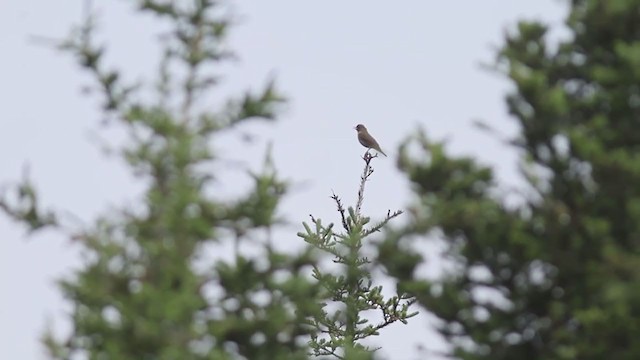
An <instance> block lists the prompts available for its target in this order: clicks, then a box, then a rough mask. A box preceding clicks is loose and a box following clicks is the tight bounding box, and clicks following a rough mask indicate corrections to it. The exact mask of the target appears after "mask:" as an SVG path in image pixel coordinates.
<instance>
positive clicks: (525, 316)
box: [379, 0, 640, 360]
mask: <svg viewBox="0 0 640 360" xmlns="http://www.w3.org/2000/svg"><path fill="white" fill-rule="evenodd" d="M566 3H568V4H569V6H570V11H569V15H568V17H567V19H566V29H567V30H568V36H564V37H563V38H562V40H560V41H559V43H556V42H555V41H551V40H549V39H548V36H547V33H548V30H549V29H548V27H547V26H545V25H544V24H541V23H539V22H529V21H522V22H520V23H519V24H518V26H517V28H516V29H514V30H513V31H511V32H509V33H508V34H507V36H506V40H505V44H504V46H503V47H502V49H501V50H500V51H499V54H498V61H497V66H496V67H497V69H498V70H499V71H500V72H502V73H503V74H505V75H506V76H507V78H508V79H509V80H510V81H511V83H512V84H513V87H514V90H513V91H512V92H511V93H510V94H509V95H508V97H507V105H508V109H509V112H510V114H511V115H512V116H513V118H514V119H515V120H516V122H517V123H518V125H519V129H520V130H519V133H518V135H517V136H516V137H515V138H514V139H512V140H511V141H510V143H511V144H512V145H513V149H514V151H517V152H518V153H519V154H520V155H521V162H520V164H521V170H522V175H523V180H524V182H525V183H526V185H525V186H524V188H523V189H522V191H521V192H519V193H518V194H514V193H510V192H509V191H505V190H504V189H502V188H501V187H500V184H497V183H496V180H495V177H494V174H493V171H492V169H490V168H488V167H486V166H482V165H479V164H478V162H477V161H475V160H474V159H472V158H469V157H453V156H451V155H449V154H448V153H447V151H446V147H445V146H444V144H443V143H441V142H434V141H432V140H430V139H428V138H427V136H426V135H424V133H422V134H420V135H419V136H417V137H416V138H414V139H413V140H412V141H410V143H412V144H418V145H419V147H420V148H421V153H420V156H416V157H411V156H409V153H408V152H407V151H404V152H403V154H402V155H401V160H400V167H401V168H402V169H403V171H405V172H406V174H407V176H408V177H409V179H410V180H411V182H412V184H413V188H414V190H415V198H414V201H413V205H412V208H411V210H410V211H409V214H410V216H409V217H410V224H409V225H408V226H406V227H405V228H403V229H402V230H399V231H397V232H394V233H393V234H390V236H389V237H388V239H387V241H386V242H385V243H384V244H383V245H382V246H381V250H380V256H379V257H380V260H381V261H382V262H384V263H385V264H386V265H387V268H388V269H389V271H390V273H392V274H393V275H394V276H395V277H397V278H398V279H399V281H400V284H399V287H400V289H403V290H404V291H407V292H409V293H411V294H414V295H415V296H416V298H417V300H418V303H419V304H421V305H422V306H424V308H426V309H428V310H429V311H431V312H432V313H433V314H434V315H436V316H437V317H438V318H439V319H440V320H441V323H440V326H439V331H440V332H441V333H442V334H443V335H444V336H445V337H446V338H447V339H448V340H449V341H450V342H451V344H452V355H453V356H454V357H455V358H461V359H491V360H498V359H545V360H546V359H581V360H583V359H629V360H630V359H638V358H640V342H638V341H637V339H638V335H639V334H640V332H639V331H640V275H639V274H640V273H639V272H638V269H640V241H639V239H640V237H639V234H640V186H638V184H640V126H639V124H640V122H639V119H640V85H639V84H640V70H639V69H640V1H638V0H612V1H598V0H572V1H567V2H566ZM514 195H517V196H518V198H519V202H518V204H516V205H514V204H513V202H512V203H511V205H510V206H508V205H506V201H505V197H506V196H510V197H511V198H513V196H514ZM416 237H422V238H425V237H429V238H431V239H434V238H438V239H440V240H441V241H442V242H443V243H444V244H446V248H447V251H446V255H445V257H446V260H447V265H448V266H447V270H446V271H445V273H444V275H442V276H440V277H439V278H438V279H437V280H426V279H425V278H426V276H425V274H421V273H419V272H418V271H416V268H417V266H418V265H419V264H420V263H421V262H422V261H423V260H422V257H421V256H419V255H416V254H415V253H414V252H412V251H411V250H410V249H411V246H410V242H412V241H416V240H415V239H416ZM432 241H435V240H432Z"/></svg>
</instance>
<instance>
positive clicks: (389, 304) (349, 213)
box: [298, 151, 417, 360]
mask: <svg viewBox="0 0 640 360" xmlns="http://www.w3.org/2000/svg"><path fill="white" fill-rule="evenodd" d="M376 157H377V155H376V156H372V155H371V154H370V153H369V151H367V152H366V153H365V155H364V156H363V160H364V168H363V171H362V175H361V176H360V186H359V188H358V194H357V200H356V205H355V206H350V207H348V208H345V207H344V204H343V202H342V200H341V199H340V197H338V195H336V194H333V195H332V196H331V199H333V201H334V202H335V204H336V207H337V212H338V214H339V219H340V223H339V226H338V228H342V229H341V230H338V229H336V228H335V224H334V223H329V224H326V225H325V224H323V223H322V220H321V219H318V218H315V217H314V216H313V215H311V223H312V224H311V225H309V224H307V223H304V224H303V225H304V228H305V232H300V233H298V236H300V237H302V238H303V239H304V240H305V241H306V242H307V243H309V244H311V245H312V246H314V247H315V248H317V249H319V250H321V251H322V252H323V253H327V254H329V255H330V257H331V259H332V261H333V263H335V264H336V265H337V266H336V267H333V268H332V267H329V266H326V265H325V266H321V265H322V264H319V265H316V266H314V270H313V277H314V278H315V279H316V280H317V281H318V283H319V284H320V285H321V286H322V287H323V289H324V294H325V295H324V296H323V297H326V298H327V299H328V300H327V301H325V302H324V303H323V304H322V305H323V310H322V313H321V314H319V315H318V316H316V317H314V318H312V319H311V321H310V324H311V325H312V327H313V328H314V329H316V330H317V331H316V333H315V334H313V335H312V341H311V342H310V345H311V349H312V350H313V355H316V356H324V355H330V356H332V357H335V358H338V359H354V360H355V359H371V358H373V354H374V352H375V350H377V348H371V347H368V346H365V345H363V344H361V340H363V339H366V338H368V337H371V336H375V335H379V331H380V330H381V329H383V328H385V327H387V326H389V325H391V324H393V323H395V322H398V321H400V322H402V323H405V324H406V323H407V319H409V318H410V317H413V316H415V315H417V312H409V307H410V306H411V305H412V304H413V303H414V302H415V299H413V297H412V296H411V295H408V294H407V293H398V294H396V295H394V296H391V297H389V298H385V296H384V295H383V293H382V286H375V285H374V281H375V279H374V278H373V273H374V270H375V269H377V268H379V266H378V264H376V263H375V262H374V261H373V260H372V259H369V258H368V257H367V256H365V254H364V252H365V249H367V248H369V249H370V248H372V239H371V238H372V235H374V234H376V233H377V232H380V231H381V229H383V228H384V227H385V226H386V225H387V224H388V223H389V221H391V220H392V219H394V218H396V217H398V216H399V215H401V214H402V211H400V210H397V211H394V212H392V211H391V210H388V211H387V213H386V215H385V216H384V218H383V219H382V220H380V221H377V222H375V223H373V224H372V223H371V218H370V217H368V216H365V215H364V214H363V212H362V205H363V203H364V199H365V187H366V183H367V182H368V181H369V180H370V177H371V176H372V175H373V172H374V169H373V166H372V162H373V160H374V159H375V158H376ZM367 311H374V312H376V313H378V315H379V317H380V318H381V320H380V321H378V322H375V323H372V321H371V320H370V319H367V317H369V316H371V314H370V313H369V314H367V313H366V312H367Z"/></svg>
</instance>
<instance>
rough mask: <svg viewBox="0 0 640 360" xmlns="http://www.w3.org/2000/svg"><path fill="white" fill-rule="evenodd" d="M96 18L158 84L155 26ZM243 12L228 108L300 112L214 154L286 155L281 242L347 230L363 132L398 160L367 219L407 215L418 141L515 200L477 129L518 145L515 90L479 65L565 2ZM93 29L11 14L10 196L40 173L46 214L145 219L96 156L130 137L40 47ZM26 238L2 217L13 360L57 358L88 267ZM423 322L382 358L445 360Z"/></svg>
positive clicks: (1, 310) (106, 14) (375, 193)
mask: <svg viewBox="0 0 640 360" xmlns="http://www.w3.org/2000/svg"><path fill="white" fill-rule="evenodd" d="M94 3H96V4H98V5H97V6H96V8H97V9H98V10H99V11H100V13H101V15H102V17H101V21H100V22H101V30H102V31H101V33H100V34H101V35H100V37H101V39H102V40H105V41H107V43H108V44H109V46H110V47H109V49H110V51H111V52H110V53H109V56H108V61H109V63H110V64H112V65H113V66H115V67H117V68H120V69H123V70H124V71H125V73H126V74H127V75H128V76H129V78H130V79H134V80H135V79H151V77H152V76H153V75H154V71H155V64H156V62H157V58H158V57H157V44H156V43H155V42H154V41H155V40H154V37H153V31H154V30H155V29H156V26H155V25H154V23H153V21H152V20H151V19H150V18H148V17H139V16H134V13H133V12H132V9H131V8H130V7H129V6H128V5H127V3H128V2H127V1H106V0H101V1H94ZM234 9H235V12H236V13H237V14H238V15H241V18H242V22H241V24H240V25H239V26H238V27H237V28H235V29H234V31H233V32H232V36H231V39H230V40H231V45H232V46H233V48H234V49H235V50H236V51H237V53H238V55H239V57H240V59H241V61H240V62H238V63H235V64H233V66H225V67H223V68H222V70H223V72H224V75H225V83H224V87H223V90H221V92H222V94H227V93H228V92H233V91H239V90H241V89H245V88H249V87H253V88H257V87H258V86H259V85H261V84H262V83H264V81H265V80H266V79H267V78H269V76H275V77H276V79H277V81H278V84H279V85H280V87H281V89H282V90H283V92H284V93H285V94H286V95H287V96H288V97H289V99H290V102H289V105H288V107H287V110H286V111H285V112H284V114H283V116H282V117H281V119H280V121H279V122H278V123H277V124H276V125H274V126H266V125H254V126H246V127H243V128H242V131H243V132H246V133H249V134H251V135H253V136H254V137H256V139H257V140H256V141H255V142H254V143H253V144H252V145H251V146H246V144H245V143H243V142H242V140H241V138H240V137H239V136H238V134H237V133H236V134H232V135H231V136H226V137H225V138H221V139H220V140H219V142H217V143H216V144H217V146H218V148H219V149H220V150H221V152H222V155H223V156H224V157H226V158H229V159H234V160H241V161H244V162H246V163H247V164H248V165H249V166H256V164H259V163H260V160H261V159H262V157H261V154H263V153H264V149H265V145H266V142H267V141H269V140H272V141H273V142H274V157H275V162H276V165H277V167H278V169H279V170H280V172H281V174H282V175H283V176H285V177H288V178H290V179H291V180H293V182H294V184H297V186H296V187H295V191H294V192H293V193H292V194H291V196H290V197H289V198H288V199H287V200H286V201H285V203H284V205H283V208H282V213H283V214H284V215H286V216H287V217H288V220H289V221H290V225H289V226H288V229H290V230H291V231H290V235H289V236H283V238H282V239H281V240H280V239H279V240H278V241H281V242H282V243H283V244H288V243H293V242H300V241H301V240H300V239H298V238H296V237H295V232H296V231H299V230H300V225H299V224H300V222H301V221H306V220H307V216H308V214H309V213H313V214H314V215H316V216H317V217H321V218H323V219H325V220H326V221H336V220H337V217H336V215H337V214H336V213H335V208H334V204H333V203H332V202H331V200H330V199H329V198H328V196H329V195H330V194H331V191H332V190H333V191H335V192H336V193H337V194H339V195H341V196H342V197H343V198H344V200H345V201H346V202H347V203H348V204H351V203H352V202H353V201H354V199H355V196H356V191H357V189H356V188H357V183H358V177H359V173H360V171H361V165H362V164H361V162H362V160H361V159H360V156H361V155H362V153H363V148H361V147H360V145H359V144H358V142H357V141H356V134H355V131H354V130H353V127H354V126H355V125H356V124H358V123H363V124H365V125H366V126H367V127H368V128H369V130H370V132H371V133H372V134H373V135H374V136H375V137H376V138H377V139H378V142H379V143H380V145H381V146H382V148H383V149H384V150H385V152H386V153H387V154H388V155H389V158H388V159H379V160H376V164H375V168H376V172H375V174H374V176H373V179H372V180H371V183H370V184H369V185H368V188H367V191H368V192H367V199H366V203H365V206H364V211H365V213H367V214H368V215H370V216H373V217H374V218H376V217H378V218H379V217H381V216H383V215H384V214H385V213H386V209H402V208H403V207H404V206H406V205H407V204H408V203H409V201H410V196H409V195H410V193H409V191H408V189H406V188H407V186H406V181H405V179H404V177H403V176H402V174H400V173H399V171H398V170H397V169H396V168H395V156H396V154H397V146H398V145H399V144H400V142H401V141H402V140H403V139H404V138H405V137H406V136H407V135H410V134H411V133H412V132H413V131H414V130H415V129H416V126H418V125H421V126H422V127H424V128H425V129H426V131H427V133H428V134H429V135H430V136H432V137H434V138H437V139H441V138H449V139H450V144H451V146H450V148H451V149H452V151H453V152H454V153H456V154H466V155H473V156H476V157H477V158H479V159H480V160H481V161H482V162H484V163H485V164H490V165H492V166H494V167H495V168H496V171H497V172H498V174H499V177H500V180H501V181H503V182H504V184H509V185H514V184H518V179H517V173H516V171H515V167H514V164H515V156H514V154H513V153H512V152H511V151H510V150H509V149H506V148H504V147H503V146H501V145H500V144H499V143H498V142H497V141H496V140H495V139H492V138H491V137H489V136H487V135H485V134H483V133H481V132H479V131H478V130H476V129H474V128H473V127H472V126H470V124H471V121H472V120H473V119H478V118H479V119H484V120H485V121H486V122H488V123H490V124H492V125H493V126H495V127H497V128H499V129H500V130H501V131H503V132H505V133H506V134H513V133H514V131H515V129H516V127H515V126H514V122H513V120H511V119H509V117H508V116H507V114H506V110H505V104H504V100H503V99H504V95H505V93H506V91H507V90H508V89H509V84H508V83H507V82H506V81H505V80H504V79H502V78H500V77H499V76H496V75H495V74H491V73H488V72H486V71H484V70H482V69H481V68H480V66H479V65H480V64H481V63H483V62H484V63H491V62H492V60H493V59H494V54H495V50H494V49H495V48H496V47H497V46H499V45H500V44H501V42H502V39H503V34H504V31H505V29H507V28H508V27H509V26H512V25H513V24H514V23H515V21H516V20H517V19H521V18H528V19H532V18H534V19H540V20H543V21H545V22H547V23H550V24H552V25H554V26H558V27H559V26H561V23H562V17H563V16H564V13H565V6H564V2H560V1H557V0H520V1H511V0H486V1H471V0H467V1H460V0H449V1H427V0H421V1H418V0H414V1H406V0H405V1H394V2H392V1H371V0H367V1H364V0H354V1H344V0H325V1H321V2H319V1H315V2H311V1H299V0H273V1H266V0H252V1H242V2H236V3H235V5H234ZM81 14H82V2H81V1H79V0H73V1H51V0H22V1H17V0H14V1H10V0H0V46H1V49H2V51H1V52H0V53H1V54H2V55H1V57H0V105H1V106H0V125H1V127H0V184H6V183H7V182H10V181H14V180H16V179H18V178H19V177H20V176H21V173H22V169H23V166H24V164H25V163H29V164H30V169H31V171H30V173H31V175H32V178H33V179H34V182H35V183H36V185H37V187H38V189H39V190H40V192H41V194H42V199H43V201H44V204H45V205H47V204H48V205H52V204H55V205H56V206H57V207H58V208H61V209H64V210H66V211H68V212H69V213H71V214H74V215H75V216H77V217H78V218H79V219H82V221H85V222H90V221H91V219H94V218H95V217H96V216H97V215H99V214H103V213H107V212H108V211H109V209H112V208H114V207H119V206H123V205H126V204H128V203H133V202H134V201H135V200H136V197H135V196H136V194H137V193H138V192H139V191H140V189H141V187H140V184H138V183H136V182H135V181H134V180H133V178H132V177H131V176H130V175H129V174H128V173H127V170H126V169H125V168H124V167H123V166H122V164H121V163H120V162H118V161H117V159H114V158H113V157H111V158H108V157H105V155H104V154H103V152H102V151H101V150H100V147H99V146H98V144H99V141H98V139H103V140H106V141H109V140H111V139H113V138H118V133H117V131H113V130H109V131H105V130H104V129H103V128H101V127H100V125H99V123H100V120H101V117H100V112H99V108H98V103H97V101H96V100H95V98H88V97H86V96H84V95H82V93H81V91H80V90H81V88H82V87H83V86H85V85H87V84H90V81H89V79H88V78H87V76H86V74H84V73H82V72H81V71H80V70H79V67H78V66H77V65H76V64H75V63H74V62H73V61H72V59H71V58H70V57H69V56H67V55H62V54H60V53H57V52H55V51H53V50H51V49H49V48H47V47H44V46H41V45H37V44H34V43H33V42H32V41H30V36H31V35H40V36H47V37H57V38H59V37H63V36H65V35H66V34H67V33H68V30H69V29H70V27H71V25H72V24H73V23H77V22H78V21H79V20H80V19H81ZM243 184H244V183H243V182H235V181H234V182H233V183H230V182H227V183H226V185H225V186H222V188H221V189H220V190H219V191H222V192H229V193H237V192H238V191H241V190H242V186H243ZM24 235H25V232H24V228H22V227H18V226H16V225H15V224H13V223H11V222H10V221H8V220H7V219H6V218H5V217H0V266H1V269H0V289H1V292H2V295H1V296H0V358H2V359H21V360H23V359H27V360H28V359H43V358H45V356H44V352H43V347H42V346H41V345H40V343H39V340H38V339H39V337H40V335H41V333H42V331H43V329H44V328H45V325H46V321H47V319H49V320H53V321H54V322H55V324H56V326H55V328H56V329H59V331H64V329H65V319H66V318H65V314H66V313H67V312H68V310H69V308H68V306H66V305H65V303H64V301H63V299H62V297H61V295H60V292H59V291H58V289H57V288H56V287H55V286H54V281H55V280H56V279H58V278H60V277H61V276H63V275H65V274H68V273H69V271H70V269H72V268H73V267H77V266H78V264H79V263H80V257H79V253H78V251H77V249H76V248H74V247H73V246H71V245H70V244H69V242H68V241H67V240H65V239H64V238H62V237H60V236H59V235H56V234H53V233H50V232H44V233H42V234H40V235H38V236H36V237H33V238H29V239H27V238H25V236H24ZM412 320H413V321H411V322H410V323H409V325H406V326H405V325H401V324H399V325H393V326H391V327H390V328H388V329H385V331H383V332H382V333H381V335H380V336H379V338H377V339H375V340H376V342H377V343H378V344H379V345H381V346H382V347H383V350H382V351H383V354H384V355H387V356H388V357H389V358H391V359H407V358H411V354H415V351H414V349H415V344H416V343H421V344H422V345H423V346H424V347H426V348H428V349H433V350H439V349H440V350H441V349H444V347H443V346H444V345H443V344H442V341H441V340H440V339H439V337H438V336H437V335H436V334H434V333H433V331H430V330H429V327H430V325H429V324H430V321H431V320H430V318H429V317H428V316H421V317H418V318H414V319H412Z"/></svg>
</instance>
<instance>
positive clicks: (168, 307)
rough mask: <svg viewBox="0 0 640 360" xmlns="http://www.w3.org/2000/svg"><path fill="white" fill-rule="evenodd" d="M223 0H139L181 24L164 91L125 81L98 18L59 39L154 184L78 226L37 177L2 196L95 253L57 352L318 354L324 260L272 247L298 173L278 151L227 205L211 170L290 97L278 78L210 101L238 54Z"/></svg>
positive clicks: (75, 287) (94, 355)
mask: <svg viewBox="0 0 640 360" xmlns="http://www.w3.org/2000/svg"><path fill="white" fill-rule="evenodd" d="M221 3H222V2H219V1H214V0H194V1H183V2H169V1H160V0H158V1H155V0H144V1H143V0H140V1H137V4H138V5H139V9H140V10H141V11H143V12H146V13H151V14H154V15H157V16H158V17H160V18H161V19H163V20H164V21H165V22H166V23H167V24H169V25H170V27H171V29H170V31H169V32H168V33H167V34H166V37H165V38H164V40H163V42H162V46H163V48H164V58H163V61H162V62H161V67H160V69H159V76H158V81H157V83H156V84H155V85H153V86H151V89H152V90H153V89H155V90H156V94H157V96H156V97H155V99H154V100H153V101H148V99H149V98H150V96H149V94H150V92H146V93H144V94H143V93H142V91H141V90H148V89H149V87H148V86H147V85H148V84H134V85H130V84H126V83H125V80H124V76H122V74H121V73H120V72H119V71H114V70H110V69H108V68H107V67H106V66H105V64H104V57H103V55H104V53H105V49H104V47H102V46H98V45H96V44H95V43H94V35H93V34H94V19H93V18H92V16H91V15H90V14H89V15H87V18H86V22H85V23H84V24H83V25H82V26H80V27H79V28H78V29H77V30H76V31H74V32H73V33H72V35H71V36H70V37H69V38H68V39H67V40H65V41H62V42H60V43H59V48H60V49H62V50H63V51H66V52H68V53H71V54H72V55H74V56H75V58H76V59H77V61H78V62H79V63H80V64H81V65H82V66H83V67H84V68H86V69H87V70H88V71H89V72H90V73H91V74H92V75H93V78H95V80H96V83H97V85H98V87H99V89H100V93H101V94H102V95H103V98H104V111H105V113H106V114H107V115H108V117H109V119H110V120H111V121H110V123H111V124H114V123H115V124H116V125H118V126H121V127H122V128H124V129H125V130H126V132H127V134H128V135H129V140H128V141H127V143H126V145H125V146H124V148H123V149H122V156H123V158H124V159H125V160H126V161H127V163H128V164H129V166H130V168H131V170H132V172H134V173H135V174H136V175H137V176H139V178H141V179H142V181H143V182H144V184H145V185H146V189H145V191H144V196H143V199H142V201H141V203H140V204H139V205H137V206H134V207H127V208H123V209H120V210H118V211H114V212H113V213H109V214H107V215H105V216H103V217H102V218H100V219H98V220H97V221H96V223H95V224H94V225H92V226H87V227H86V228H82V229H79V230H78V229H73V228H70V227H69V226H68V225H66V224H64V223H61V222H60V219H61V217H60V216H56V212H55V211H43V210H42V209H41V208H40V207H39V204H38V201H37V200H38V197H37V192H36V190H35V189H34V188H33V186H31V184H30V182H29V180H28V178H26V179H25V180H24V181H23V182H22V183H21V184H19V185H18V186H17V187H15V188H14V189H13V192H8V193H5V194H3V197H2V198H1V199H0V207H1V208H2V209H3V210H4V212H5V213H7V214H9V215H10V216H12V217H14V218H16V219H18V220H22V221H23V222H25V223H26V225H28V227H29V228H30V229H32V230H36V229H41V228H44V227H47V226H51V227H55V228H57V229H59V230H61V231H64V232H65V233H66V234H68V235H69V236H70V237H71V238H73V239H74V240H76V241H77V243H78V244H79V245H80V246H81V247H82V249H83V252H84V257H83V258H84V265H83V266H82V267H81V268H80V269H79V270H77V271H76V272H75V273H74V274H73V276H70V277H67V278H66V279H64V280H62V281H61V282H60V286H61V288H62V290H63V292H64V294H65V296H66V298H67V299H69V301H70V302H71V304H72V312H71V322H72V330H71V333H70V334H69V335H68V336H64V337H61V336H57V335H56V334H52V333H50V332H47V333H46V335H45V336H44V341H45V343H46V346H47V348H48V350H49V352H50V354H51V356H52V358H56V359H84V358H87V359H136V360H142V359H171V360H175V359H239V358H244V359H305V358H307V356H308V354H309V353H310V348H309V345H308V341H309V340H310V339H311V335H312V334H313V333H314V331H315V330H314V328H313V327H311V326H309V324H308V323H307V319H308V318H310V317H314V316H316V315H319V314H320V313H321V307H320V306H319V302H320V301H321V300H320V299H319V297H318V295H319V294H320V289H321V288H320V286H319V285H317V284H316V282H315V281H313V279H312V278H311V277H310V272H311V269H312V267H313V265H314V264H315V258H314V257H313V256H312V255H311V252H310V250H303V251H301V252H298V253H295V252H288V253H282V252H278V251H276V250H275V249H273V248H272V247H271V236H272V229H273V227H274V226H276V225H277V224H278V218H277V207H278V205H279V203H280V200H281V199H282V197H283V196H284V194H285V193H286V191H287V183H286V182H284V181H283V180H281V179H280V178H279V176H278V175H277V173H276V171H275V169H274V167H273V164H272V162H271V160H270V159H269V157H267V158H266V160H265V166H264V170H263V171H261V172H258V173H250V174H249V175H250V177H251V178H252V179H253V187H252V189H250V190H249V191H248V192H246V193H245V194H244V195H241V196H240V197H239V198H237V199H235V200H224V201H223V200H221V199H220V198H219V197H218V194H219V193H220V190H219V185H217V184H216V183H215V182H214V180H215V174H212V173H210V172H205V171H204V170H203V169H204V167H203V165H207V168H209V169H210V168H211V167H210V164H211V163H212V162H213V163H215V162H219V161H220V160H219V158H218V157H217V156H216V153H215V152H214V151H212V149H211V146H210V144H211V143H212V142H213V141H215V138H216V134H218V133H219V132H221V131H223V130H226V129H229V128H232V127H234V126H237V125H239V124H241V123H244V122H246V121H248V120H251V119H256V118H260V119H266V120H274V119H275V117H276V114H277V108H278V106H279V105H280V104H281V103H282V102H283V98H282V97H281V96H280V95H279V94H278V92H277V91H276V90H275V88H274V86H273V84H268V85H267V86H266V87H265V88H264V89H263V90H262V91H260V92H258V93H252V92H248V93H247V94H246V95H244V96H242V97H241V98H239V99H233V100H230V101H229V102H228V104H227V106H226V107H224V108H223V109H221V110H219V111H212V110H210V109H209V107H203V106H198V100H200V99H202V97H203V96H204V95H206V94H207V93H208V91H209V90H210V89H211V88H212V87H214V86H215V85H216V78H215V77H214V76H211V73H212V70H213V69H212V65H216V64H218V63H219V62H220V61H223V60H225V59H226V58H228V57H229V56H230V55H231V54H230V53H229V52H228V50H227V49H226V47H225V45H226V44H225V41H224V40H225V37H226V34H227V31H228V28H229V24H230V18H229V16H228V15H227V14H226V13H225V7H223V6H221ZM145 99H147V100H145ZM203 108H204V109H205V110H202V109H203ZM247 243H250V244H251V245H252V248H253V249H254V250H259V251H258V252H259V254H258V255H256V254H255V253H256V251H253V252H252V254H253V255H250V254H246V253H243V252H242V250H241V249H242V247H241V246H240V244H247ZM245 248H246V246H245ZM225 251H226V253H231V255H230V256H223V255H221V253H222V252H225ZM212 257H213V258H212Z"/></svg>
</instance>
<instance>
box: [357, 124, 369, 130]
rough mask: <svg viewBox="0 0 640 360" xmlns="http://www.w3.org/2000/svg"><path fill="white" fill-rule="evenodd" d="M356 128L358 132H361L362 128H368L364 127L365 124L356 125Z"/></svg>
mask: <svg viewBox="0 0 640 360" xmlns="http://www.w3.org/2000/svg"><path fill="white" fill-rule="evenodd" d="M354 129H356V131H357V132H360V131H361V130H367V128H366V127H364V125H362V124H358V125H356V127H354Z"/></svg>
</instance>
